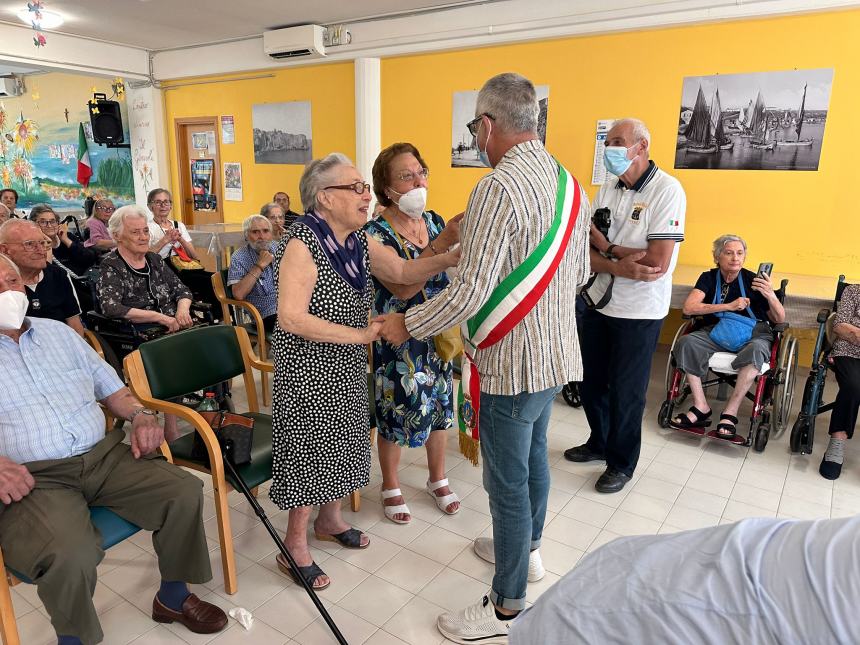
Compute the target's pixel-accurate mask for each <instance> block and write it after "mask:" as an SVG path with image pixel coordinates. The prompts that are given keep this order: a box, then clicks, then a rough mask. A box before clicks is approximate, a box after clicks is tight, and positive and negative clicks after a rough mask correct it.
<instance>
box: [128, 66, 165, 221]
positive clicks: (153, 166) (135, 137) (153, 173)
mask: <svg viewBox="0 0 860 645" xmlns="http://www.w3.org/2000/svg"><path fill="white" fill-rule="evenodd" d="M132 84H134V82H133V81H132V82H130V83H127V84H126V95H127V98H126V100H127V102H128V120H129V124H128V130H129V134H130V135H131V164H132V171H133V173H134V197H135V202H137V203H138V204H140V205H142V206H146V194H147V193H148V192H149V191H150V190H152V189H153V188H158V187H163V188H169V187H170V168H169V166H168V161H167V159H168V155H167V137H166V134H165V123H164V100H163V97H162V91H161V90H159V89H157V88H155V87H152V86H151V85H149V84H146V85H145V86H143V87H138V88H136V89H135V88H132V87H130V85H132Z"/></svg>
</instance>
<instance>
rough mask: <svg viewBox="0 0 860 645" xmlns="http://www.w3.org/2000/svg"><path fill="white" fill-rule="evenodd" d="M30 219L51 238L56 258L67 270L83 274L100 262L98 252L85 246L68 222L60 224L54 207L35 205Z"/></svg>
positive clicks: (78, 274) (79, 274)
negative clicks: (71, 230) (72, 231)
mask: <svg viewBox="0 0 860 645" xmlns="http://www.w3.org/2000/svg"><path fill="white" fill-rule="evenodd" d="M29 219H30V221H31V222H34V223H35V224H36V226H38V227H39V230H41V231H42V233H44V234H45V235H47V236H48V238H49V239H50V240H51V244H53V247H52V249H53V250H52V252H53V255H54V260H55V261H56V262H59V263H60V264H61V265H62V266H63V267H64V268H65V269H66V270H67V271H70V272H71V273H74V274H75V275H77V276H82V275H84V273H86V271H87V269H89V268H90V267H92V266H93V265H95V264H96V263H97V262H98V259H99V256H98V253H96V251H95V250H94V249H88V248H87V247H85V246H84V244H83V242H82V241H81V240H80V239H79V238H78V236H77V235H75V234H73V233H69V226H68V224H60V221H59V218H58V217H57V214H56V213H55V212H54V209H52V208H51V207H50V206H48V205H47V204H36V205H35V206H33V207H32V208H31V209H30V215H29Z"/></svg>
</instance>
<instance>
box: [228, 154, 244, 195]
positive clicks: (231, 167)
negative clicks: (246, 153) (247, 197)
mask: <svg viewBox="0 0 860 645" xmlns="http://www.w3.org/2000/svg"><path fill="white" fill-rule="evenodd" d="M224 201H231V202H241V201H242V164H240V163H226V162H225V163H224Z"/></svg>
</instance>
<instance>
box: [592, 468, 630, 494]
mask: <svg viewBox="0 0 860 645" xmlns="http://www.w3.org/2000/svg"><path fill="white" fill-rule="evenodd" d="M629 481H630V476H629V475H625V474H624V473H622V472H621V471H620V470H615V469H614V468H607V469H606V472H604V473H603V474H602V475H601V476H600V477H599V478H598V479H597V483H595V484H594V490H596V491H597V492H598V493H617V492H618V491H620V490H621V489H622V488H624V486H625V485H626V484H627V482H629Z"/></svg>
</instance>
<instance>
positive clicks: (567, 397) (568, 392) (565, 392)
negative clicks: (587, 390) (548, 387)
mask: <svg viewBox="0 0 860 645" xmlns="http://www.w3.org/2000/svg"><path fill="white" fill-rule="evenodd" d="M561 396H562V397H563V398H564V401H565V403H567V404H568V405H569V406H570V407H572V408H579V407H582V398H580V396H579V385H578V384H577V383H575V382H574V381H571V382H570V383H568V384H567V385H565V386H564V387H562V388H561Z"/></svg>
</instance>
